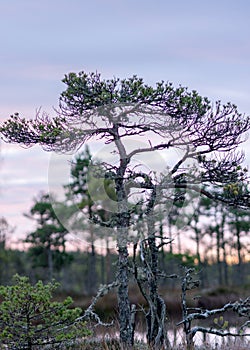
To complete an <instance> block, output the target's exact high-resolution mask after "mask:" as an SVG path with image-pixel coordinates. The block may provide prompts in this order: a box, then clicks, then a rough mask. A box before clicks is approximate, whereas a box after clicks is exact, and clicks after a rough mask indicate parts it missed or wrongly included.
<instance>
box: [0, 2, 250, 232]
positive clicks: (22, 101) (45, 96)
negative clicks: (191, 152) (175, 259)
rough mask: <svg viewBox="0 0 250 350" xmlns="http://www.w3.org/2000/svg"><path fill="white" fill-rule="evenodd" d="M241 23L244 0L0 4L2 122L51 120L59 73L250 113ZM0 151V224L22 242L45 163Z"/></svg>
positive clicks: (248, 45)
mask: <svg viewBox="0 0 250 350" xmlns="http://www.w3.org/2000/svg"><path fill="white" fill-rule="evenodd" d="M249 17H250V2H249V1H248V0H238V1H235V0H219V1H218V0H210V1H200V0H190V1H186V0H182V1H180V0H179V1H169V0H158V1H149V0H133V1H132V0H105V1H104V0H99V1H98V0H92V1H84V0H83V1H82V0H71V1H68V0H60V1H59V0H43V1H34V0H8V1H7V0H6V1H5V0H0V78H1V79H0V119H1V120H4V119H6V118H7V117H8V116H9V115H10V114H12V113H14V112H16V111H18V112H20V113H21V115H22V116H25V117H34V115H35V112H36V109H38V108H39V107H40V106H41V107H42V109H43V110H45V111H49V112H50V113H52V107H53V106H55V107H56V106H57V104H58V97H59V94H60V92H61V91H62V90H63V89H64V86H63V84H62V83H61V79H62V78H63V76H64V74H65V73H68V72H70V71H76V72H78V71H80V70H86V71H96V70H98V71H100V72H101V73H102V74H103V76H104V77H112V76H119V77H128V76H130V75H133V74H137V75H139V76H141V77H143V78H144V79H145V81H147V82H148V83H152V84H153V83H154V82H155V81H158V80H162V79H163V80H169V81H172V82H173V83H174V84H175V85H179V84H181V85H184V86H188V87H189V88H190V89H192V90H193V89H195V90H198V91H199V92H200V93H201V94H202V95H205V96H208V97H209V98H210V99H212V100H216V99H221V100H222V101H224V102H227V101H231V102H234V103H235V104H237V105H238V106H239V109H240V110H241V111H242V112H245V113H247V114H250V79H249V78H250V73H249V72H250V25H249ZM245 150H246V151H248V149H247V146H246V147H245ZM1 151H2V161H1V178H0V180H1V188H0V191H1V192H0V204H1V215H5V216H6V217H7V219H8V220H9V221H10V222H12V223H13V224H14V225H18V226H19V227H18V229H17V233H20V234H21V233H25V232H27V230H28V228H29V225H30V224H29V222H28V221H27V219H25V218H23V217H22V212H24V211H26V212H27V211H28V210H29V208H30V204H31V199H32V197H33V196H35V195H36V194H37V192H38V191H39V190H40V189H45V190H46V189H47V187H48V186H47V171H48V164H49V154H46V153H44V152H42V151H40V149H39V147H36V148H34V149H29V150H24V149H22V148H20V147H18V146H13V145H6V144H3V143H1Z"/></svg>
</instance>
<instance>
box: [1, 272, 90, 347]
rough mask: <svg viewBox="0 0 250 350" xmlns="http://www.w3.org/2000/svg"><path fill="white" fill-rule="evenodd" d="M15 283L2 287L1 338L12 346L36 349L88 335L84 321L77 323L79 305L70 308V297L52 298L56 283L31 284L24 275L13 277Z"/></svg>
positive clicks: (79, 312)
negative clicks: (61, 300)
mask: <svg viewBox="0 0 250 350" xmlns="http://www.w3.org/2000/svg"><path fill="white" fill-rule="evenodd" d="M13 279H14V284H13V285H11V286H1V287H0V295H1V297H2V299H3V302H2V303H1V304H0V339H1V342H2V343H3V344H6V345H8V346H9V347H10V348H11V349H12V350H14V349H18V350H20V349H28V350H33V349H38V348H40V347H42V346H44V345H47V344H53V348H57V347H59V346H60V345H61V344H63V343H67V342H69V341H72V340H74V339H76V338H77V337H84V336H87V335H89V334H90V332H89V331H88V330H87V328H86V325H85V323H84V322H82V321H79V322H77V318H78V317H79V316H80V314H81V309H80V308H74V309H70V308H69V307H70V305H71V304H72V299H71V298H70V297H68V298H66V299H65V300H64V301H63V302H55V301H52V292H53V291H54V290H55V289H56V288H57V287H58V283H56V282H51V283H48V284H43V283H42V282H41V281H38V282H37V283H36V284H35V285H31V284H30V282H29V279H28V278H27V277H21V276H19V275H15V276H14V278H13Z"/></svg>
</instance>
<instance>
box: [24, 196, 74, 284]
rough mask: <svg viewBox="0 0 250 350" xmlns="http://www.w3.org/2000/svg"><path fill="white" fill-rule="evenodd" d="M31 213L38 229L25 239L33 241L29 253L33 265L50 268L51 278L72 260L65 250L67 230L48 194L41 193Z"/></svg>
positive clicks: (29, 241)
mask: <svg viewBox="0 0 250 350" xmlns="http://www.w3.org/2000/svg"><path fill="white" fill-rule="evenodd" d="M30 214H31V217H32V219H35V220H36V222H37V229H36V230H35V231H34V232H31V233H30V234H29V235H28V236H27V238H26V240H25V241H26V242H28V243H31V247H30V248H29V255H30V257H31V259H32V265H33V267H39V266H41V267H45V268H48V269H49V273H50V279H51V278H52V275H53V272H54V269H57V270H60V269H61V268H62V266H63V265H66V264H67V263H69V262H70V261H71V256H70V254H68V253H67V252H66V251H65V243H66V235H67V230H66V229H65V228H64V227H63V226H62V224H61V223H60V221H59V220H58V218H57V216H56V214H55V212H54V210H53V206H52V203H51V198H50V196H49V195H48V194H41V196H40V197H39V198H38V199H37V200H36V201H35V204H34V205H33V207H32V208H31V210H30Z"/></svg>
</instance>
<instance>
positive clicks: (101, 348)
mask: <svg viewBox="0 0 250 350" xmlns="http://www.w3.org/2000/svg"><path fill="white" fill-rule="evenodd" d="M121 349H122V347H121V345H120V343H119V341H118V340H117V339H109V340H108V339H100V340H94V339H92V340H91V339H88V340H85V341H83V342H81V343H80V344H75V345H72V346H69V347H65V348H61V350H121ZM185 349H186V347H185V345H184V344H181V345H178V346H174V347H172V348H171V349H169V350H185ZM249 349H250V341H249V340H247V339H238V338H237V339H233V340H232V339H225V340H224V342H223V343H222V344H221V345H218V344H216V343H215V344H209V343H204V344H203V345H200V346H195V347H194V350H249ZM133 350H153V349H152V348H150V347H148V346H147V345H146V344H145V343H143V342H139V341H138V342H136V344H135V345H134V347H133ZM159 350H164V349H163V348H162V349H159Z"/></svg>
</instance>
